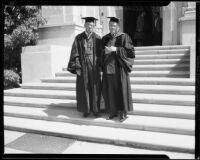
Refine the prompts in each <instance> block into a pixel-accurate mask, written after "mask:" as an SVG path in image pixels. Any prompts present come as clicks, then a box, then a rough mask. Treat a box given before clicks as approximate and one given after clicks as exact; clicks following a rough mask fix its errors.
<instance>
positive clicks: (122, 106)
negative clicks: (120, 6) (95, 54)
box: [101, 17, 135, 122]
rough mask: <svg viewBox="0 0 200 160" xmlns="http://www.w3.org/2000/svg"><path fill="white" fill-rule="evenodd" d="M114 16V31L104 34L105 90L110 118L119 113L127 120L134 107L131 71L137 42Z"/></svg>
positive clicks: (111, 22) (103, 63) (108, 118)
mask: <svg viewBox="0 0 200 160" xmlns="http://www.w3.org/2000/svg"><path fill="white" fill-rule="evenodd" d="M107 18H110V22H109V30H110V33H108V34H107V35H105V36H104V37H103V38H102V45H103V46H102V47H103V48H102V49H103V52H102V61H101V63H102V70H103V78H102V87H103V88H102V92H103V98H104V101H105V107H106V111H107V112H108V113H109V116H108V117H107V120H110V119H112V118H114V117H117V116H118V115H119V119H120V121H121V122H122V121H124V120H125V119H126V118H128V117H127V112H128V111H132V110H133V104H132V95H131V86H130V78H129V73H130V72H131V70H132V65H133V62H134V58H135V51H134V46H133V43H132V40H131V38H130V37H129V35H128V34H126V33H123V32H120V31H119V22H120V20H119V18H116V17H107Z"/></svg>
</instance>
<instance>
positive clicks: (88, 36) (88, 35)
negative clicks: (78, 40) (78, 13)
mask: <svg viewBox="0 0 200 160" xmlns="http://www.w3.org/2000/svg"><path fill="white" fill-rule="evenodd" d="M92 33H93V32H91V33H89V34H88V33H87V32H86V31H85V34H86V35H87V38H88V39H89V38H90V37H91V35H92Z"/></svg>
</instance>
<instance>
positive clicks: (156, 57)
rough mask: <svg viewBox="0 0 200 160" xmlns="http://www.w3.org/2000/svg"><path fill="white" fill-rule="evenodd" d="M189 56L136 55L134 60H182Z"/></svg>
mask: <svg viewBox="0 0 200 160" xmlns="http://www.w3.org/2000/svg"><path fill="white" fill-rule="evenodd" d="M189 57H190V55H189V54H184V53H179V54H152V55H151V54H150V55H149V54H148V55H136V56H135V60H136V59H137V60H140V59H141V60H145V59H153V60H154V59H182V58H185V59H186V58H188V59H189Z"/></svg>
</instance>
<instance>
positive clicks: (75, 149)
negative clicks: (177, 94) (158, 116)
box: [4, 130, 194, 159]
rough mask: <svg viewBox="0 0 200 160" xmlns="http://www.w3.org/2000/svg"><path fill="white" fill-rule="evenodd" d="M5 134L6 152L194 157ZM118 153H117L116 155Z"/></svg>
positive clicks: (13, 133) (5, 132)
mask: <svg viewBox="0 0 200 160" xmlns="http://www.w3.org/2000/svg"><path fill="white" fill-rule="evenodd" d="M4 135H5V138H4V153H5V154H16V153H22V154H24V153H33V154H52V153H54V154H118V155H119V154H120V157H121V154H126V155H128V154H133V153H134V154H141V156H142V155H143V154H149V155H166V156H168V157H169V158H170V159H194V154H185V153H178V152H169V151H156V150H147V149H139V148H133V147H127V146H119V145H112V144H102V143H95V142H85V141H80V140H75V139H69V138H62V137H55V136H47V135H41V134H33V133H25V132H17V131H8V130H4ZM16 142H19V143H16ZM118 155H116V157H117V156H118ZM94 157H95V155H94ZM105 157H106V155H105ZM113 157H114V156H113ZM125 157H126V156H125ZM133 157H134V156H133ZM142 157H144V156H142ZM158 157H160V156H158ZM106 158H107V157H106Z"/></svg>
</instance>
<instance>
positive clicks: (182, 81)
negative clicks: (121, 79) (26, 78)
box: [41, 76, 195, 86]
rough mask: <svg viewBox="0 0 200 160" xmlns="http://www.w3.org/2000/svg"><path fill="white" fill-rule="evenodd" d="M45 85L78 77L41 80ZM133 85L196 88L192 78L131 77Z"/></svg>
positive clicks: (69, 80)
mask: <svg viewBox="0 0 200 160" xmlns="http://www.w3.org/2000/svg"><path fill="white" fill-rule="evenodd" d="M41 81H42V82H44V83H75V82H76V77H75V76H69V77H46V78H41ZM130 81H131V84H149V85H179V86H194V85H195V80H194V79H190V78H162V77H159V78H155V77H148V78H145V77H130Z"/></svg>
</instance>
